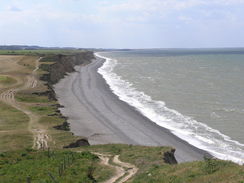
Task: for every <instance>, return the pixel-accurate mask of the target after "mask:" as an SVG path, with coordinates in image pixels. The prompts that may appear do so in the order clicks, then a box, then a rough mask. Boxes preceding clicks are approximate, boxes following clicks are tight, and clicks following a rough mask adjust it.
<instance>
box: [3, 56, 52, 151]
mask: <svg viewBox="0 0 244 183" xmlns="http://www.w3.org/2000/svg"><path fill="white" fill-rule="evenodd" d="M40 60H41V58H39V59H37V60H36V63H35V69H34V70H33V71H32V73H31V74H29V75H27V76H26V82H24V84H23V85H22V86H21V87H17V88H12V89H9V90H7V91H4V92H2V93H1V94H0V100H1V101H3V102H4V103H6V104H8V105H10V106H12V107H14V108H16V109H18V110H19V111H22V112H23V113H25V114H26V115H27V116H28V117H29V125H28V129H29V131H30V132H31V133H32V134H33V139H34V142H33V148H35V149H43V148H48V141H49V136H48V134H47V132H46V130H45V129H43V128H42V127H41V126H40V125H39V124H38V120H39V117H38V116H37V115H36V114H34V113H33V112H31V111H30V110H28V109H26V108H25V107H24V106H23V105H21V103H19V102H17V101H16V100H15V94H16V93H17V92H19V91H22V90H26V89H33V88H35V87H37V84H38V81H37V79H36V71H37V70H38V69H39V61H40Z"/></svg>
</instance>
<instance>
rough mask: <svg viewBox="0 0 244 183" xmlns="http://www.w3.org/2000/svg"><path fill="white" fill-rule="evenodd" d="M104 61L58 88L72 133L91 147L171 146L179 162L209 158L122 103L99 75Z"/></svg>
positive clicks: (80, 69) (83, 68) (78, 68)
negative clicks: (119, 145)
mask: <svg viewBox="0 0 244 183" xmlns="http://www.w3.org/2000/svg"><path fill="white" fill-rule="evenodd" d="M103 62H104V60H103V59H100V58H97V59H95V60H93V62H92V63H90V64H88V65H85V66H76V68H75V69H76V71H77V72H74V73H71V74H68V75H67V76H66V77H65V78H64V79H62V80H61V81H60V82H59V83H58V84H56V85H55V92H56V94H57V97H58V101H59V103H60V104H61V105H63V106H64V108H61V112H62V113H63V115H64V116H66V117H68V122H69V123H70V127H71V131H72V132H73V133H74V134H75V135H79V136H83V137H87V138H88V141H89V143H90V144H92V145H93V144H108V143H125V144H135V145H146V146H171V147H173V148H175V149H176V152H175V156H176V159H177V161H178V162H186V161H195V160H202V159H203V157H204V155H208V154H207V153H206V152H205V151H202V150H200V149H198V148H196V147H194V146H192V145H190V144H188V143H187V142H185V141H183V140H181V139H180V138H178V137H176V136H175V135H173V134H172V133H170V131H169V130H167V129H165V128H162V127H160V126H158V125H156V124H155V123H153V122H152V121H151V120H149V119H148V118H146V117H144V116H143V115H142V114H141V113H139V112H138V111H137V110H136V109H134V108H133V107H131V106H129V105H128V104H127V103H125V102H123V101H121V100H119V98H118V97H117V96H116V95H114V94H113V93H112V91H111V90H110V88H109V86H108V84H107V83H106V82H105V80H104V79H103V77H102V76H101V75H100V74H99V73H97V69H98V68H99V67H101V66H102V64H103Z"/></svg>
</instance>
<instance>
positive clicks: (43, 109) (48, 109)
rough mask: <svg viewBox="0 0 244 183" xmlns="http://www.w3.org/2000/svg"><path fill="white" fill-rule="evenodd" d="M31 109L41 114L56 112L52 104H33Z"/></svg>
mask: <svg viewBox="0 0 244 183" xmlns="http://www.w3.org/2000/svg"><path fill="white" fill-rule="evenodd" d="M29 109H30V110H31V111H32V112H34V113H37V114H39V115H50V114H55V107H53V106H50V105H43V106H41V105H35V106H31V107H29Z"/></svg>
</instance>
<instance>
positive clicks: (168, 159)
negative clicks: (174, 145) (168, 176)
mask: <svg viewBox="0 0 244 183" xmlns="http://www.w3.org/2000/svg"><path fill="white" fill-rule="evenodd" d="M163 159H164V162H165V163H168V164H177V160H176V158H175V149H172V150H171V151H167V152H165V153H164V157H163Z"/></svg>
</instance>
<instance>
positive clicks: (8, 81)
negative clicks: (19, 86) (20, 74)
mask: <svg viewBox="0 0 244 183" xmlns="http://www.w3.org/2000/svg"><path fill="white" fill-rule="evenodd" d="M16 82H17V81H16V80H15V79H14V78H12V77H9V76H3V75H2V76H1V75H0V84H2V85H12V84H15V83H16Z"/></svg>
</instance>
